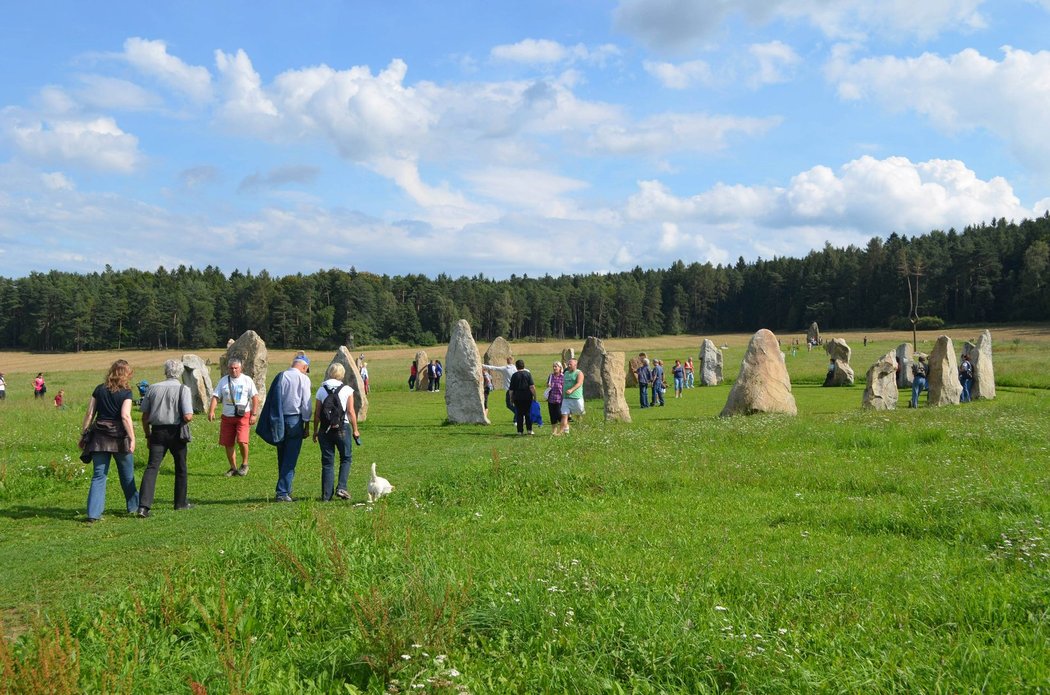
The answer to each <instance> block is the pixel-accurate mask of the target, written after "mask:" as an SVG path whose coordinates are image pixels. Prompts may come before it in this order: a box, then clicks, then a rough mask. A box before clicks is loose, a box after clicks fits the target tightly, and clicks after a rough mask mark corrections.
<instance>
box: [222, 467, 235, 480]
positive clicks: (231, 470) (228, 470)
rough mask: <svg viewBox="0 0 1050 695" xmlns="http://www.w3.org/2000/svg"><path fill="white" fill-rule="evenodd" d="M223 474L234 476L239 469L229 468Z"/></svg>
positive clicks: (229, 476)
mask: <svg viewBox="0 0 1050 695" xmlns="http://www.w3.org/2000/svg"><path fill="white" fill-rule="evenodd" d="M223 475H224V476H226V477H227V478H232V477H233V476H235V475H237V469H236V468H227V469H226V472H225V473H223Z"/></svg>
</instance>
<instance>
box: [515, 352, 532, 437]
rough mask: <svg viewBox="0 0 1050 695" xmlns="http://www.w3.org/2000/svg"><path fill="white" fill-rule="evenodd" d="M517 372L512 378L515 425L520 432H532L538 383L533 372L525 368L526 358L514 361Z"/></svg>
mask: <svg viewBox="0 0 1050 695" xmlns="http://www.w3.org/2000/svg"><path fill="white" fill-rule="evenodd" d="M514 366H515V367H517V370H518V371H516V372H514V375H513V376H511V378H510V386H509V387H508V388H509V389H510V394H511V398H512V399H513V401H514V425H515V426H516V427H517V428H518V434H525V432H526V431H527V432H528V433H529V434H533V432H532V402H533V401H534V400H536V384H534V383H533V381H532V374H531V373H529V371H528V370H526V369H525V360H518V361H517V362H515V363H514Z"/></svg>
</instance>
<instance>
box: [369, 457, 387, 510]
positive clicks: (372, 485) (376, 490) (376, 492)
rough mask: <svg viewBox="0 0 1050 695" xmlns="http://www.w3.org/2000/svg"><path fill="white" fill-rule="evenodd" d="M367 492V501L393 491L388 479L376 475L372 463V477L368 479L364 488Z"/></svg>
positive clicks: (373, 500) (370, 501)
mask: <svg viewBox="0 0 1050 695" xmlns="http://www.w3.org/2000/svg"><path fill="white" fill-rule="evenodd" d="M365 491H366V492H368V502H369V503H372V502H375V501H376V500H377V499H379V498H380V497H382V496H383V495H389V494H390V493H391V492H393V491H394V486H393V485H391V484H390V481H389V480H387V479H386V478H380V477H379V476H378V475H376V465H375V464H374V463H373V464H372V477H371V478H369V479H368V486H367V487H366V488H365Z"/></svg>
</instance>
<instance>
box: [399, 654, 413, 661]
mask: <svg viewBox="0 0 1050 695" xmlns="http://www.w3.org/2000/svg"><path fill="white" fill-rule="evenodd" d="M401 658H402V659H403V660H405V661H411V660H412V655H411V654H402V655H401Z"/></svg>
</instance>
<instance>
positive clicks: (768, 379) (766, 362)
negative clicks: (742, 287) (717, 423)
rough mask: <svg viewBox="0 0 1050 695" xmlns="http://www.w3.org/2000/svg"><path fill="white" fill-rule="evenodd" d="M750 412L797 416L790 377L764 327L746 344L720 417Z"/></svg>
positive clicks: (774, 339) (777, 349)
mask: <svg viewBox="0 0 1050 695" xmlns="http://www.w3.org/2000/svg"><path fill="white" fill-rule="evenodd" d="M752 413H784V414H787V415H798V407H797V406H796V405H795V397H794V396H793V395H792V394H791V378H790V377H789V376H788V371H787V367H786V366H785V364H784V360H782V359H781V358H780V342H779V341H778V340H777V337H776V336H775V335H773V332H772V331H770V330H768V329H766V328H763V329H761V330H760V331H758V332H757V333H755V335H754V336H752V338H751V341H750V342H749V343H748V344H747V351H745V352H744V359H743V360H742V361H741V362H740V373H739V374H738V375H737V377H736V381H735V382H733V388H732V389H730V391H729V398H728V399H726V405H725V407H724V408H722V417H729V416H731V415H751V414H752Z"/></svg>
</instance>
